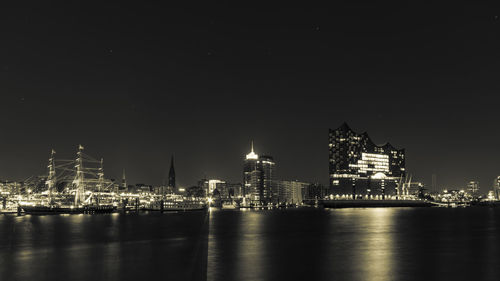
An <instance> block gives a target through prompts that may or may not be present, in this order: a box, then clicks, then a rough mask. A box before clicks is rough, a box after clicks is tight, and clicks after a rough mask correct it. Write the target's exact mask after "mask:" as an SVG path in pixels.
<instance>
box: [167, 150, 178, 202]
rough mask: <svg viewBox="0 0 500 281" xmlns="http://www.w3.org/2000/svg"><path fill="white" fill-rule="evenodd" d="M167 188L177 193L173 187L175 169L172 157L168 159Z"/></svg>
mask: <svg viewBox="0 0 500 281" xmlns="http://www.w3.org/2000/svg"><path fill="white" fill-rule="evenodd" d="M168 187H170V188H171V189H172V191H173V192H174V193H177V188H176V186H175V168H174V156H173V155H172V158H171V159H170V171H169V172H168Z"/></svg>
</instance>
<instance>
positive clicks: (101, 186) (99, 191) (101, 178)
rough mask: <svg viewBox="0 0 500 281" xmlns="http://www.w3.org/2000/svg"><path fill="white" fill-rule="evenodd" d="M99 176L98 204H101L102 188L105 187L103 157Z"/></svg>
mask: <svg viewBox="0 0 500 281" xmlns="http://www.w3.org/2000/svg"><path fill="white" fill-rule="evenodd" d="M97 175H98V176H99V181H98V183H97V197H96V203H97V206H99V196H100V194H101V190H102V188H103V187H104V159H103V158H101V166H99V172H98V173H97Z"/></svg>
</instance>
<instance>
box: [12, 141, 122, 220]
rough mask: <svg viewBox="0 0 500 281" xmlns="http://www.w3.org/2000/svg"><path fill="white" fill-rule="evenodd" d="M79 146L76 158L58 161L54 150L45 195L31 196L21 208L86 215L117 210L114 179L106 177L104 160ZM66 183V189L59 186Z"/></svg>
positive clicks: (32, 210) (42, 212)
mask: <svg viewBox="0 0 500 281" xmlns="http://www.w3.org/2000/svg"><path fill="white" fill-rule="evenodd" d="M83 150H84V147H83V146H82V145H79V146H78V152H77V157H76V159H74V160H59V159H58V161H57V164H56V159H55V153H56V152H55V151H54V150H52V152H51V155H50V158H49V165H48V176H47V180H46V181H45V185H46V187H47V190H46V192H44V194H43V195H42V196H39V197H34V198H29V199H28V200H27V201H25V202H21V203H20V204H19V207H20V208H21V209H22V210H23V211H24V212H25V213H27V214H82V213H110V212H113V211H115V210H116V204H114V196H113V194H114V193H112V192H109V191H110V189H111V188H110V187H111V186H112V185H113V183H112V182H110V181H108V180H106V179H105V178H104V161H103V159H101V160H96V159H94V158H92V157H90V156H88V155H86V154H84V153H83ZM56 171H58V172H57V173H56ZM61 185H62V190H59V189H58V187H60V186H61Z"/></svg>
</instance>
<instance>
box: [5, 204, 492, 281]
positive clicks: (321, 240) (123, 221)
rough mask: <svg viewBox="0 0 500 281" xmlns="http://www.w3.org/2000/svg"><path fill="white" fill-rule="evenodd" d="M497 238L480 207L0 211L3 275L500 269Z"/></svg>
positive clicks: (350, 276)
mask: <svg viewBox="0 0 500 281" xmlns="http://www.w3.org/2000/svg"><path fill="white" fill-rule="evenodd" d="M205 229H206V230H205ZM499 239H500V209H488V208H468V209H441V208H437V209H435V208H394V209H389V208H380V209H337V210H323V209H287V210H270V211H245V212H243V211H220V210H219V211H216V210H214V211H212V212H211V213H210V218H209V220H207V217H206V215H205V214H204V213H178V214H163V215H161V214H149V215H146V214H144V215H137V214H127V215H124V214H113V215H96V216H93V215H82V216H22V217H16V216H0V280H2V281H3V280H9V281H10V280H13V281H16V280H37V281H43V280H51V281H53V280H150V279H155V280H204V279H208V280H405V281H406V280H498V276H499V274H500V267H499V266H498V265H499V264H500V242H499ZM205 243H206V244H205Z"/></svg>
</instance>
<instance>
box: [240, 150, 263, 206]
mask: <svg viewBox="0 0 500 281" xmlns="http://www.w3.org/2000/svg"><path fill="white" fill-rule="evenodd" d="M261 173H262V171H261V169H259V155H257V154H256V153H255V152H254V150H253V141H252V146H251V150H250V153H248V154H247V155H246V157H245V162H244V164H243V196H244V197H246V198H248V199H250V200H251V201H260V200H261V193H260V182H261Z"/></svg>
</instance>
